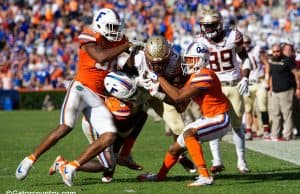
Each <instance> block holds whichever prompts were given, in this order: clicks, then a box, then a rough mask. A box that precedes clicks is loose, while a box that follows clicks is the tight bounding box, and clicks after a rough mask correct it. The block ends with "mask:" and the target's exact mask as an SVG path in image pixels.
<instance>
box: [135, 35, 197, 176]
mask: <svg viewBox="0 0 300 194" xmlns="http://www.w3.org/2000/svg"><path fill="white" fill-rule="evenodd" d="M134 60H135V61H134V65H135V67H136V68H137V69H138V72H139V77H138V78H137V81H138V85H141V86H142V87H145V88H146V89H147V86H145V85H143V84H142V83H146V82H147V81H148V80H149V79H151V75H152V74H151V72H153V71H155V72H160V74H161V75H162V76H164V77H165V78H166V80H168V82H169V83H171V84H172V85H174V86H176V87H179V88H180V87H182V86H183V84H184V82H185V81H186V80H187V77H188V76H183V74H182V70H181V66H180V63H181V59H180V55H179V54H178V53H177V52H176V51H175V50H174V49H172V48H171V46H170V44H169V43H168V42H167V40H166V39H165V38H164V37H162V36H152V37H150V38H149V39H148V40H147V42H146V45H145V48H144V50H143V51H139V52H138V53H137V54H136V55H135V59H134ZM150 93H151V91H150ZM147 94H148V95H147ZM147 94H145V97H144V98H147V99H148V100H145V101H147V103H148V104H149V106H150V107H151V108H153V109H154V110H155V112H156V113H157V114H158V115H159V116H161V117H162V118H163V120H164V121H165V123H166V125H167V126H168V127H169V128H170V129H171V131H172V133H173V138H174V141H176V139H177V136H178V135H179V134H181V132H182V129H183V128H184V121H183V118H182V116H181V114H180V112H182V110H179V109H178V108H176V107H175V106H173V105H170V104H168V103H165V102H163V100H162V99H161V97H162V96H156V97H152V96H150V95H149V93H147ZM184 103H185V104H186V103H189V101H186V102H184ZM178 107H179V106H178ZM178 162H179V163H180V164H181V165H182V166H183V167H184V169H185V170H186V171H188V172H190V173H193V172H195V171H196V170H195V168H194V165H193V163H192V162H191V161H190V160H189V159H188V157H187V156H186V155H185V154H184V153H183V154H182V155H181V156H180V157H179V159H178Z"/></svg>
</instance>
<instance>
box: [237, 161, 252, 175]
mask: <svg viewBox="0 0 300 194" xmlns="http://www.w3.org/2000/svg"><path fill="white" fill-rule="evenodd" d="M237 169H238V171H239V172H240V173H241V174H247V173H249V172H250V170H249V169H248V168H247V164H246V161H240V162H238V167H237Z"/></svg>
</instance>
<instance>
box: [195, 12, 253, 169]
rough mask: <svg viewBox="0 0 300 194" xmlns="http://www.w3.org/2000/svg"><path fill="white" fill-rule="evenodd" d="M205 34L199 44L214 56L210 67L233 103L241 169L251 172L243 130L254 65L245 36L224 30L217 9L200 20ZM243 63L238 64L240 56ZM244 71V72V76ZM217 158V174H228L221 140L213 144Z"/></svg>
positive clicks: (200, 38) (199, 38)
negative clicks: (220, 144) (220, 143)
mask: <svg viewBox="0 0 300 194" xmlns="http://www.w3.org/2000/svg"><path fill="white" fill-rule="evenodd" d="M200 31H201V34H200V35H199V36H197V37H196V41H197V42H202V43H204V44H205V45H207V47H208V49H209V52H210V60H209V65H208V67H209V68H210V69H211V70H213V71H214V72H215V73H216V74H217V76H218V77H219V79H220V81H221V84H222V91H223V93H224V94H225V95H226V96H227V97H228V98H229V100H230V103H231V109H230V116H231V119H232V127H233V141H234V143H235V146H236V153H237V157H238V160H237V168H238V170H239V171H240V172H241V173H246V172H248V171H249V169H248V168H247V165H246V161H245V134H244V129H242V126H241V122H242V115H243V113H244V110H243V109H244V104H243V95H244V94H247V93H248V76H249V72H250V69H251V63H250V60H249V58H248V55H247V51H246V49H245V48H244V47H243V36H242V34H241V33H240V32H239V31H238V30H236V29H224V27H223V18H222V16H221V14H220V13H219V12H218V11H216V10H213V9H205V10H204V11H203V15H202V17H201V19H200ZM237 55H238V56H239V57H240V59H241V60H242V66H240V64H239V63H237V60H236V56H237ZM241 71H242V72H241ZM210 147H211V151H212V155H213V166H212V168H211V171H212V172H213V173H215V172H218V171H222V170H224V166H223V164H222V162H221V155H220V148H219V140H218V139H216V140H214V141H211V142H210Z"/></svg>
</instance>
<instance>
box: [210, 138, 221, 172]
mask: <svg viewBox="0 0 300 194" xmlns="http://www.w3.org/2000/svg"><path fill="white" fill-rule="evenodd" d="M209 146H210V150H211V154H212V157H213V160H212V162H213V166H219V165H221V164H222V161H221V153H220V140H219V139H214V140H210V141H209Z"/></svg>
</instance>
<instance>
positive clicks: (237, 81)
mask: <svg viewBox="0 0 300 194" xmlns="http://www.w3.org/2000/svg"><path fill="white" fill-rule="evenodd" d="M239 81H240V80H232V81H221V85H222V86H236V85H237V84H238V83H239Z"/></svg>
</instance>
